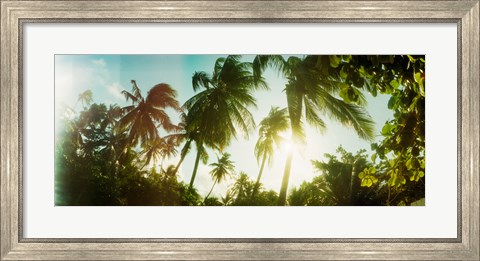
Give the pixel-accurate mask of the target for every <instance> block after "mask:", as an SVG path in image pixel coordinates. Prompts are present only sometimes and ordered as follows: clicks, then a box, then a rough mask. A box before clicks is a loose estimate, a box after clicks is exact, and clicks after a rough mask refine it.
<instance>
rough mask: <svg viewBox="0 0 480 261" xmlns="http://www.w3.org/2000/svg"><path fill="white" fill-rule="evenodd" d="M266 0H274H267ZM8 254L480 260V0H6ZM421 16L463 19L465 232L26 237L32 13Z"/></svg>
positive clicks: (2, 174) (150, 17) (119, 19)
mask: <svg viewBox="0 0 480 261" xmlns="http://www.w3.org/2000/svg"><path fill="white" fill-rule="evenodd" d="M267 2H268V3H267ZM0 8H1V9H0V19H1V21H0V25H1V27H0V64H1V68H0V84H1V86H0V102H1V103H0V123H1V127H0V163H1V167H0V236H1V238H0V239H1V240H0V260H159V259H175V260H179V259H182V260H183V259H189V260H199V259H208V260H253V259H255V260H271V259H284V260H317V259H322V260H331V259H350V260H359V259H379V260H392V259H395V260H398V259H408V260H480V254H479V245H480V242H479V234H480V231H479V219H480V215H479V187H480V186H479V162H480V153H479V150H480V140H479V137H480V135H479V132H480V128H479V127H480V124H479V122H480V120H479V118H480V110H479V101H480V95H479V92H480V81H479V74H480V65H479V58H480V57H479V49H480V46H479V8H480V4H479V0H473V1H469V0H467V1H465V0H460V1H417V0H410V1H396V0H395V1H297V0H292V1H96V0H90V1H44V0H40V1H3V0H0ZM43 22H56V23H59V22H76V23H91V22H95V23H101V22H116V23H138V22H142V23H143V22H159V23H164V22H181V23H202V22H221V23H235V22H295V23H309V22H338V23H342V22H354V23H365V22H375V23H385V22H420V23H438V22H448V23H456V24H457V28H458V44H459V51H458V62H459V63H458V64H459V68H458V79H459V81H458V90H459V92H460V93H461V95H460V96H459V105H460V106H459V108H458V116H459V121H458V130H459V137H458V141H459V144H458V153H457V154H458V173H459V176H458V181H459V194H458V195H459V198H458V208H459V216H458V222H459V231H458V237H457V239H452V240H442V239H418V240H409V239H395V240H391V239H390V240H388V239H368V240H367V239H331V240H315V239H301V240H289V239H213V240H207V239H158V240H149V239H84V240H81V239H77V240H75V239H73V240H72V239H69V240H67V239H52V240H42V239H27V238H23V237H22V226H21V224H22V207H21V206H22V196H21V195H22V186H21V185H20V184H22V95H21V93H22V91H21V90H22V41H23V34H22V28H23V24H25V23H43Z"/></svg>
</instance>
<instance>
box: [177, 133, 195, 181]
mask: <svg viewBox="0 0 480 261" xmlns="http://www.w3.org/2000/svg"><path fill="white" fill-rule="evenodd" d="M191 143H192V140H191V139H189V140H187V142H186V143H185V147H183V149H182V152H181V154H180V161H179V162H178V163H177V166H176V167H175V172H174V173H175V174H176V173H177V172H178V169H179V168H180V165H182V163H183V160H184V159H185V156H187V153H188V149H189V148H190V144H191Z"/></svg>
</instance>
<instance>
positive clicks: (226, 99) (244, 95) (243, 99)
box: [183, 55, 268, 186]
mask: <svg viewBox="0 0 480 261" xmlns="http://www.w3.org/2000/svg"><path fill="white" fill-rule="evenodd" d="M192 85H193V90H194V91H199V90H201V89H203V90H202V91H201V92H199V93H197V94H196V95H195V96H193V97H192V98H190V99H189V100H188V101H186V102H185V104H184V105H183V108H184V109H185V110H186V111H188V113H187V115H186V122H188V128H189V131H190V133H191V134H192V135H195V137H194V138H195V142H196V145H197V146H196V147H197V157H196V159H195V166H194V170H193V173H192V178H191V180H190V186H193V182H194V180H195V176H196V173H197V169H198V163H199V160H200V157H201V155H202V154H205V149H206V147H209V148H216V149H219V150H220V151H221V150H223V148H225V147H226V146H228V144H229V143H230V141H231V139H232V138H236V137H237V133H238V132H241V133H242V134H243V135H244V136H245V137H248V132H249V131H250V130H251V129H253V128H254V127H255V121H254V120H253V116H252V114H251V113H250V111H249V110H248V108H249V107H256V100H255V98H254V97H253V95H252V92H253V91H254V90H255V89H258V88H263V89H267V88H268V87H267V85H266V83H265V80H264V79H263V77H255V76H254V74H253V71H252V63H248V62H241V61H240V56H238V55H230V56H228V57H226V58H218V59H217V61H216V62H215V66H214V70H213V74H212V75H211V76H210V75H208V74H207V73H206V72H195V74H194V75H193V77H192Z"/></svg>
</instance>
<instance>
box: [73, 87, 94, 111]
mask: <svg viewBox="0 0 480 261" xmlns="http://www.w3.org/2000/svg"><path fill="white" fill-rule="evenodd" d="M92 101H93V93H92V91H91V90H86V91H84V92H82V93H80V94H79V95H78V99H77V103H76V104H75V107H76V106H77V104H78V103H79V102H81V103H82V107H83V109H86V108H87V106H89V105H90V104H92Z"/></svg>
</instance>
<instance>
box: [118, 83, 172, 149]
mask: <svg viewBox="0 0 480 261" xmlns="http://www.w3.org/2000/svg"><path fill="white" fill-rule="evenodd" d="M122 94H124V95H125V98H126V100H127V101H128V100H131V101H132V105H129V106H126V107H124V108H123V110H124V111H125V113H126V114H125V115H124V116H123V117H122V118H121V119H120V122H119V123H120V124H119V127H120V128H121V129H124V128H126V129H127V130H128V131H129V134H128V137H129V144H130V145H131V146H136V145H137V144H138V143H140V145H142V146H145V145H146V144H148V143H149V142H153V141H155V140H157V139H159V138H160V135H159V133H158V129H157V126H158V127H162V128H163V129H164V130H165V131H167V132H170V131H175V130H178V126H176V125H174V124H173V123H172V121H171V120H170V117H169V116H168V114H167V113H166V112H165V109H168V108H172V109H174V110H177V111H180V105H179V104H178V101H177V100H176V95H177V92H176V91H175V90H174V89H173V88H172V87H171V86H170V85H168V84H166V83H160V84H157V85H155V86H153V87H152V88H151V89H150V91H149V92H148V94H147V97H146V98H144V97H143V96H142V94H141V91H140V88H139V87H138V86H137V83H136V82H135V81H134V80H132V92H128V91H125V90H124V91H122Z"/></svg>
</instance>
